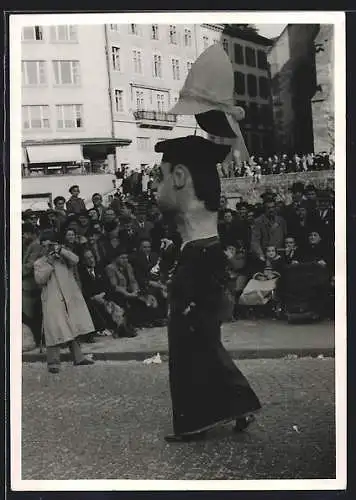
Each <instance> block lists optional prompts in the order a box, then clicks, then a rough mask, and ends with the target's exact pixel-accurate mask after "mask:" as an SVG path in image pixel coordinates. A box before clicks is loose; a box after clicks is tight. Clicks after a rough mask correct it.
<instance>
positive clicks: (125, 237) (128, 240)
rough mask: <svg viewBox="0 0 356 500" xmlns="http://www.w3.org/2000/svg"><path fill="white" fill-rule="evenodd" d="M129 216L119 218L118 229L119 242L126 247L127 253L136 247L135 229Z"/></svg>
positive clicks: (133, 250)
mask: <svg viewBox="0 0 356 500" xmlns="http://www.w3.org/2000/svg"><path fill="white" fill-rule="evenodd" d="M134 226H135V225H134V223H133V220H132V219H131V218H130V217H122V218H121V229H120V230H119V234H118V236H119V240H120V244H121V245H123V246H124V247H125V248H127V250H128V252H129V253H132V252H135V251H136V249H137V247H138V244H139V243H138V237H137V231H136V228H135V227H134Z"/></svg>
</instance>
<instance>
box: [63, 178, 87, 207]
mask: <svg viewBox="0 0 356 500" xmlns="http://www.w3.org/2000/svg"><path fill="white" fill-rule="evenodd" d="M69 192H70V194H71V197H70V198H69V200H68V201H67V203H66V208H67V212H68V214H71V213H72V214H79V213H80V212H81V211H82V210H86V207H85V202H84V200H83V199H82V198H79V195H80V189H79V186H77V185H74V186H71V187H70V188H69Z"/></svg>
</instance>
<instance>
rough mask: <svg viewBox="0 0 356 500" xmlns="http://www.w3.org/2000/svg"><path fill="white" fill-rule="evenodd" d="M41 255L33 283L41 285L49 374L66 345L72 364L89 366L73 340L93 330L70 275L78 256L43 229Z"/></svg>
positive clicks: (89, 361) (58, 360)
mask: <svg viewBox="0 0 356 500" xmlns="http://www.w3.org/2000/svg"><path fill="white" fill-rule="evenodd" d="M40 239H41V244H42V246H43V250H44V255H43V256H42V257H40V258H39V259H37V260H36V261H35V263H34V276H35V280H36V283H37V284H38V285H39V286H41V287H42V295H41V297H42V312H43V331H44V335H45V341H46V350H47V364H48V371H49V372H50V373H58V372H59V369H60V349H61V347H62V346H64V345H69V347H70V350H71V353H72V356H73V360H74V364H75V365H89V364H90V365H91V364H93V363H94V362H93V361H92V360H90V359H87V358H86V357H85V356H84V355H83V353H82V351H81V348H80V345H79V343H78V341H77V339H78V337H80V336H83V335H87V334H91V333H93V332H94V325H93V322H92V319H91V317H90V313H89V311H88V308H87V306H86V303H85V300H84V298H83V295H82V292H81V290H80V288H79V285H78V283H77V281H76V280H75V277H74V274H73V267H74V266H76V265H77V264H78V262H79V258H78V257H77V256H76V255H75V254H73V253H72V252H71V251H70V250H68V249H67V248H65V247H64V246H61V245H59V243H58V241H56V235H55V234H54V233H53V232H52V231H43V233H42V234H41V237H40Z"/></svg>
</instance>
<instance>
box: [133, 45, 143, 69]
mask: <svg viewBox="0 0 356 500" xmlns="http://www.w3.org/2000/svg"><path fill="white" fill-rule="evenodd" d="M132 54H133V63H134V72H135V73H137V74H139V75H141V74H142V52H141V51H140V50H133V51H132Z"/></svg>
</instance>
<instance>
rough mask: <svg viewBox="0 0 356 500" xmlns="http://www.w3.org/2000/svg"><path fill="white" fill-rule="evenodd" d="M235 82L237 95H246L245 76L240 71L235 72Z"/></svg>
mask: <svg viewBox="0 0 356 500" xmlns="http://www.w3.org/2000/svg"><path fill="white" fill-rule="evenodd" d="M234 80H235V92H236V93H237V94H244V93H245V91H246V86H245V75H244V74H243V73H241V72H240V71H235V72H234Z"/></svg>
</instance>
